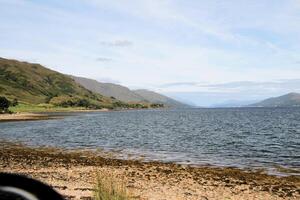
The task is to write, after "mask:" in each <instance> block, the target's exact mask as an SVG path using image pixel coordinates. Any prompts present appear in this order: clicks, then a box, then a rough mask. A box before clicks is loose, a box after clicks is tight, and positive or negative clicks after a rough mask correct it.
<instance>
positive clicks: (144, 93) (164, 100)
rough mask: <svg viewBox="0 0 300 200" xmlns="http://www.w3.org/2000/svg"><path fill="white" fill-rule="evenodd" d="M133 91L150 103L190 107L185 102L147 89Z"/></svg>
mask: <svg viewBox="0 0 300 200" xmlns="http://www.w3.org/2000/svg"><path fill="white" fill-rule="evenodd" d="M134 92H135V93H136V94H138V95H140V96H141V97H143V98H144V99H146V100H147V101H149V102H151V103H161V104H164V105H167V106H170V107H176V108H183V107H190V106H189V105H187V104H184V103H181V102H179V101H176V100H174V99H172V98H170V97H167V96H164V95H162V94H159V93H156V92H153V91H149V90H134Z"/></svg>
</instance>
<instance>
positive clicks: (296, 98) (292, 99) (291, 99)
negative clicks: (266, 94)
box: [250, 93, 300, 107]
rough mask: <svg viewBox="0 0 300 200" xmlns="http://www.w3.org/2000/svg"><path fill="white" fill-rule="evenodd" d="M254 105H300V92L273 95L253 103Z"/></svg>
mask: <svg viewBox="0 0 300 200" xmlns="http://www.w3.org/2000/svg"><path fill="white" fill-rule="evenodd" d="M250 106H253V107H295V106H300V94H299V93H289V94H286V95H283V96H280V97H273V98H269V99H266V100H264V101H261V102H258V103H256V104H252V105H250Z"/></svg>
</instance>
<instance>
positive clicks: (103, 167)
mask: <svg viewBox="0 0 300 200" xmlns="http://www.w3.org/2000/svg"><path fill="white" fill-rule="evenodd" d="M0 146H1V147H0V171H1V172H13V173H21V174H25V175H28V176H31V177H33V178H36V179H39V180H41V181H43V182H45V183H48V184H49V185H51V186H52V187H53V188H55V189H56V190H57V191H59V192H60V193H61V194H62V195H64V196H65V198H66V199H92V197H93V190H94V185H95V180H96V174H97V173H102V174H107V175H108V176H109V175H111V174H113V175H114V176H115V177H118V178H119V179H120V180H123V181H124V182H125V184H126V187H127V188H128V190H130V192H131V194H132V199H139V200H148V199H149V200H150V199H151V200H152V199H153V200H163V199H165V200H179V199H180V200H181V199H189V200H207V199H208V200H211V199H227V200H243V199H249V200H250V199H268V200H279V199H300V177H299V176H289V177H276V176H271V175H267V174H265V173H263V172H246V171H241V170H239V169H233V168H214V167H191V166H183V165H177V164H163V163H160V162H147V163H146V162H142V161H133V160H119V159H113V158H105V157H103V156H99V155H97V154H95V153H92V152H87V151H66V150H61V149H52V148H31V147H26V146H23V145H17V144H12V143H7V142H2V143H1V144H0Z"/></svg>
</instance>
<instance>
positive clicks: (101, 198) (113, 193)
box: [94, 174, 129, 200]
mask: <svg viewBox="0 0 300 200" xmlns="http://www.w3.org/2000/svg"><path fill="white" fill-rule="evenodd" d="M94 196H95V200H129V192H128V190H127V189H126V186H125V184H124V182H123V181H119V180H118V179H117V178H116V177H115V176H113V175H112V174H105V175H103V174H98V175H97V182H96V186H95V192H94Z"/></svg>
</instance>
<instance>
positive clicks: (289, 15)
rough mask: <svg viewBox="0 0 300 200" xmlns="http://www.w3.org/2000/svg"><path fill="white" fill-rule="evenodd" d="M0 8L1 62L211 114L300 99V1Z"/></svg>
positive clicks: (6, 2)
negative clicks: (144, 92)
mask: <svg viewBox="0 0 300 200" xmlns="http://www.w3.org/2000/svg"><path fill="white" fill-rule="evenodd" d="M0 5H1V6H0V57H5V58H15V59H20V60H25V61H30V62H38V63H41V64H43V65H45V66H47V67H49V68H51V69H54V70H58V71H60V72H63V73H67V74H73V75H78V76H84V77H89V78H93V79H97V80H100V81H105V82H115V83H119V84H123V85H125V86H128V87H130V88H148V89H152V90H155V91H158V92H161V93H164V94H167V95H170V96H172V97H176V98H178V99H181V100H184V101H189V102H191V103H194V104H197V105H202V106H209V105H214V104H220V103H222V102H228V101H232V100H234V101H252V100H259V99H262V98H265V97H269V96H274V95H280V94H284V93H286V92H291V91H295V92H300V0H228V1H224V0H210V1H207V0H189V1H186V0H180V1H179V0H65V1H61V0H0ZM298 86H299V87H298Z"/></svg>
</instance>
